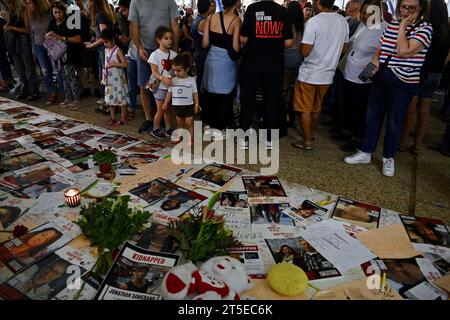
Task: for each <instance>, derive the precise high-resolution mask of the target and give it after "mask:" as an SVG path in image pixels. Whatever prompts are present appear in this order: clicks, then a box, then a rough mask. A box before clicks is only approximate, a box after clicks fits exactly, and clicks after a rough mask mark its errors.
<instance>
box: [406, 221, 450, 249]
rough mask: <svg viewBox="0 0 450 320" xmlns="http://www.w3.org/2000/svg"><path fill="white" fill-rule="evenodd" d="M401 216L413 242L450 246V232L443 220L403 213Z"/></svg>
mask: <svg viewBox="0 0 450 320" xmlns="http://www.w3.org/2000/svg"><path fill="white" fill-rule="evenodd" d="M400 218H401V220H402V222H403V225H404V226H405V229H406V231H407V233H408V235H409V238H410V239H411V242H414V243H425V244H430V245H437V246H443V247H449V246H450V233H449V231H448V230H447V228H446V226H445V224H444V223H443V222H442V221H441V220H437V219H430V218H424V217H412V216H402V215H401V216H400Z"/></svg>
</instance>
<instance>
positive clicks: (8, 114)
mask: <svg viewBox="0 0 450 320" xmlns="http://www.w3.org/2000/svg"><path fill="white" fill-rule="evenodd" d="M31 111H33V109H31V108H30V107H26V106H18V107H16V106H14V107H11V108H10V107H8V108H7V109H2V111H1V112H2V113H3V114H4V115H6V117H13V116H15V115H17V114H20V113H23V112H31Z"/></svg>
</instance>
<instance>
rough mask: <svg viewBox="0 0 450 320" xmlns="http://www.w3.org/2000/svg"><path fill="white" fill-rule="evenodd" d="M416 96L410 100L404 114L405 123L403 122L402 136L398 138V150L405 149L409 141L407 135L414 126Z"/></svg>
mask: <svg viewBox="0 0 450 320" xmlns="http://www.w3.org/2000/svg"><path fill="white" fill-rule="evenodd" d="M417 100H418V98H417V96H416V97H414V98H413V99H412V100H411V103H410V104H409V108H408V112H407V113H406V117H405V121H404V122H403V130H402V135H401V137H400V148H406V147H407V146H408V144H409V143H408V141H409V133H410V132H411V129H412V127H413V125H414V120H415V116H416V109H417Z"/></svg>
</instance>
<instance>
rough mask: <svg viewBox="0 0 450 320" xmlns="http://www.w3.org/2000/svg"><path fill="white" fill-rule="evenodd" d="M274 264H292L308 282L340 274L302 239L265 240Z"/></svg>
mask: <svg viewBox="0 0 450 320" xmlns="http://www.w3.org/2000/svg"><path fill="white" fill-rule="evenodd" d="M266 243H267V245H268V246H269V249H270V251H271V253H272V256H273V258H274V260H275V262H276V263H282V262H285V263H292V264H295V265H296V266H298V267H300V268H302V269H303V271H305V273H306V275H307V276H308V279H309V280H317V279H323V278H331V277H339V276H341V273H340V272H339V271H338V270H337V269H336V268H335V267H334V266H333V264H331V262H329V261H328V260H327V259H325V257H324V256H322V255H321V254H320V253H319V252H318V251H317V250H316V249H315V248H314V247H313V246H311V244H310V243H309V242H308V241H306V240H305V239H303V238H302V237H295V238H285V239H266Z"/></svg>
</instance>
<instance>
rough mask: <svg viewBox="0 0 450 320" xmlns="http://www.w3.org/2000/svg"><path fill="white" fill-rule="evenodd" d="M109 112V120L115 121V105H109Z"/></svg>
mask: <svg viewBox="0 0 450 320" xmlns="http://www.w3.org/2000/svg"><path fill="white" fill-rule="evenodd" d="M109 114H110V115H111V120H112V121H116V107H115V106H109Z"/></svg>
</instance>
